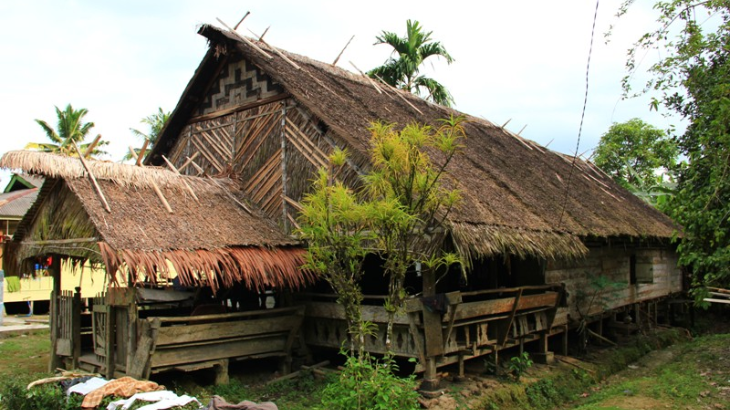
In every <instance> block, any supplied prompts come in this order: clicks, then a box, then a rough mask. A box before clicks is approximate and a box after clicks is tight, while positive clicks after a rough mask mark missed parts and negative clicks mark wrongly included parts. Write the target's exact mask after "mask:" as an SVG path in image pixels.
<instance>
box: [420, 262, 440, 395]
mask: <svg viewBox="0 0 730 410" xmlns="http://www.w3.org/2000/svg"><path fill="white" fill-rule="evenodd" d="M423 296H424V297H430V296H436V272H434V271H433V270H432V269H426V270H425V271H423ZM423 333H424V335H425V337H426V363H425V371H424V373H423V382H421V390H424V391H435V390H438V388H439V379H438V375H437V372H436V358H437V357H438V356H440V355H441V354H443V349H444V341H443V338H444V335H443V332H442V330H441V315H440V314H439V313H437V312H430V311H429V310H428V309H426V307H425V306H424V307H423Z"/></svg>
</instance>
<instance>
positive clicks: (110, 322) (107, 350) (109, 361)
mask: <svg viewBox="0 0 730 410" xmlns="http://www.w3.org/2000/svg"><path fill="white" fill-rule="evenodd" d="M107 302H108V300H107ZM105 308H106V334H105V335H104V340H105V341H106V346H104V354H105V355H106V358H105V359H106V360H105V363H104V365H105V370H106V372H105V374H104V375H105V376H106V378H107V379H110V380H111V379H113V378H114V367H115V366H114V353H115V352H116V349H115V346H114V344H115V343H114V342H115V341H116V335H115V332H114V328H115V327H116V323H115V322H116V317H115V312H114V311H115V308H114V306H112V305H111V304H109V303H107V305H106V306H105Z"/></svg>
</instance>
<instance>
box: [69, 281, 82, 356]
mask: <svg viewBox="0 0 730 410" xmlns="http://www.w3.org/2000/svg"><path fill="white" fill-rule="evenodd" d="M75 290H76V292H74V299H73V305H72V308H71V317H72V322H71V337H72V338H73V351H72V354H71V368H72V369H78V368H79V358H80V357H81V288H80V287H78V286H77V287H76V288H75Z"/></svg>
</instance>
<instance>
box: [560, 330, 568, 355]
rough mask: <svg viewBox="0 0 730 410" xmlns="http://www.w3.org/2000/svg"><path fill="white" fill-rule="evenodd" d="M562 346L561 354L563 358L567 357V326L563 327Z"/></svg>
mask: <svg viewBox="0 0 730 410" xmlns="http://www.w3.org/2000/svg"><path fill="white" fill-rule="evenodd" d="M561 341H562V345H563V349H562V350H563V351H562V352H561V353H562V354H563V356H567V355H568V325H565V326H563V336H562V338H561Z"/></svg>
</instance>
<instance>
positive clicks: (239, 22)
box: [233, 11, 251, 30]
mask: <svg viewBox="0 0 730 410" xmlns="http://www.w3.org/2000/svg"><path fill="white" fill-rule="evenodd" d="M249 14H251V12H250V11H247V12H246V14H244V15H243V17H241V19H240V20H238V23H236V25H235V26H233V29H234V30H238V26H240V25H241V23H243V20H246V17H248V15H249Z"/></svg>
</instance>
